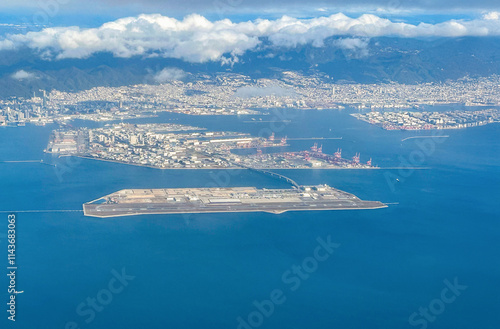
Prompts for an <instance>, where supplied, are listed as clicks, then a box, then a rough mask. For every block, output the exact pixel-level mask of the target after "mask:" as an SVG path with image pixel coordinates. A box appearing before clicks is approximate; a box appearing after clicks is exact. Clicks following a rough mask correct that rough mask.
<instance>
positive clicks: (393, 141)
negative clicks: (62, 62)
mask: <svg viewBox="0 0 500 329" xmlns="http://www.w3.org/2000/svg"><path fill="white" fill-rule="evenodd" d="M250 118H251V117H223V118H221V117H189V116H184V115H177V114H163V115H161V116H160V118H158V119H155V120H160V121H163V122H178V123H189V124H195V125H196V124H197V125H201V126H203V127H207V128H209V129H213V130H218V129H231V130H238V131H246V132H251V133H253V134H256V135H258V134H261V135H264V136H267V134H268V133H269V132H271V131H275V132H276V137H277V138H279V137H282V136H284V135H287V136H288V137H289V138H294V137H295V138H298V137H342V139H341V140H336V139H331V140H322V141H320V142H319V143H320V144H323V150H324V152H326V153H333V152H334V151H335V150H336V149H337V148H342V149H343V154H344V156H345V157H350V156H352V155H354V154H355V153H356V152H360V153H361V160H362V161H367V160H368V159H369V158H370V157H371V158H372V159H373V162H374V164H377V165H379V166H380V167H382V168H392V167H401V166H403V167H405V166H408V164H410V165H418V166H420V167H425V168H428V169H419V170H413V169H408V168H406V169H404V170H401V169H399V170H398V169H380V170H310V171H297V170H283V171H281V172H282V173H285V174H286V175H288V176H290V177H291V178H293V179H295V180H296V181H297V182H298V183H300V184H320V183H326V184H329V185H331V186H335V187H337V188H339V189H343V190H346V191H348V192H352V193H354V194H356V195H357V196H359V197H361V198H363V199H368V200H380V201H383V202H389V203H397V204H392V205H390V207H388V208H385V209H380V210H361V211H323V212H295V213H293V212H291V213H285V214H282V215H271V214H261V213H242V214H194V215H155V216H137V217H123V218H116V219H106V220H104V219H95V218H86V217H84V216H83V215H82V214H81V213H79V212H67V213H21V212H18V213H17V261H18V266H19V269H18V273H17V284H18V287H19V290H24V291H25V293H24V294H21V295H18V299H17V321H16V324H15V326H16V327H17V328H23V329H24V328H42V329H45V328H134V329H136V328H238V327H240V328H248V327H247V326H249V327H251V328H254V327H259V328H353V329H358V328H381V329H392V328H398V329H400V328H423V327H424V323H425V325H426V326H427V327H428V328H453V329H469V328H482V329H487V328H492V329H493V328H495V329H496V328H498V315H497V314H498V310H500V294H499V289H498V278H499V277H500V262H499V259H500V223H499V220H500V210H499V209H498V203H499V200H500V198H499V197H500V193H499V189H498V186H499V185H500V157H499V151H500V141H499V138H498V137H499V136H500V134H499V133H500V125H499V124H493V125H488V126H483V127H477V128H471V129H466V130H457V131H446V132H445V134H446V135H448V136H449V137H447V138H445V137H440V138H434V139H430V138H423V139H410V140H406V141H404V142H402V141H401V140H402V139H404V138H406V137H409V136H414V135H428V134H429V132H398V131H391V132H389V131H384V130H382V129H379V128H377V127H373V126H370V125H368V124H366V123H363V122H360V121H357V120H355V119H354V118H352V117H350V116H349V115H348V112H346V111H344V112H342V111H326V110H324V111H307V112H300V111H286V112H279V113H278V114H275V115H273V116H272V117H271V119H272V120H276V119H279V120H281V119H290V120H291V122H290V123H286V124H281V123H274V124H273V123H269V122H262V123H247V122H245V121H249V120H250ZM263 120H266V121H267V120H269V117H263ZM272 120H271V121H272ZM142 121H148V120H142ZM77 124H84V123H82V122H80V123H77ZM52 129H54V126H46V127H37V126H26V127H17V128H1V129H0V161H5V160H33V159H42V158H43V159H44V160H45V161H46V162H52V163H58V167H53V166H50V165H46V164H40V163H0V182H1V183H0V184H1V189H0V193H1V197H0V210H38V209H58V210H60V209H68V210H75V209H81V204H82V203H83V202H86V201H90V200H93V199H96V198H97V197H100V196H102V195H105V194H107V193H111V192H114V191H116V190H119V189H123V188H141V187H188V186H200V187H203V186H213V185H220V186H257V187H286V186H287V185H286V184H285V183H284V182H281V181H277V180H274V179H272V178H270V177H267V176H262V175H259V174H257V173H250V172H245V171H208V170H206V171H192V170H186V171H182V170H176V171H170V170H163V171H162V170H156V169H151V168H144V167H134V166H128V165H122V164H115V163H109V162H101V161H93V160H78V159H71V158H64V159H53V158H51V156H49V155H45V154H43V149H44V147H45V145H46V142H47V139H48V136H49V134H50V131H51V130H52ZM312 143H313V141H308V140H306V141H304V140H298V141H293V140H292V141H290V144H291V146H290V148H289V149H303V148H306V147H310V146H311V145H312ZM424 151H425V152H424ZM396 178H397V179H398V180H399V181H397V180H396ZM0 216H2V217H4V220H1V221H0V223H3V224H0V233H5V232H6V229H7V214H0ZM328 237H330V239H331V241H333V242H335V243H338V244H339V246H338V248H336V249H335V251H334V253H333V254H331V256H330V257H329V258H328V259H327V260H325V261H321V262H319V263H318V264H317V269H315V270H314V271H312V272H311V273H308V276H307V278H304V279H300V280H299V282H300V286H299V287H298V288H297V289H296V290H293V291H292V289H291V288H292V286H293V285H292V284H290V282H288V281H286V280H285V281H284V280H283V279H282V277H283V275H284V274H285V273H287V271H288V270H292V266H294V265H301V264H303V262H304V260H305V259H308V257H311V256H313V255H314V250H315V248H316V247H317V246H318V241H317V239H318V238H321V239H323V240H327V239H328ZM0 240H1V241H0V250H3V253H4V255H5V256H4V257H5V261H4V264H5V263H6V258H7V241H6V237H5V236H4V235H0ZM0 254H2V253H0ZM122 269H125V272H126V273H127V275H130V276H133V277H135V278H134V279H132V280H130V281H129V282H127V286H125V287H124V288H123V290H122V291H120V292H119V293H115V294H112V295H111V296H112V297H111V300H109V299H108V300H105V301H106V303H105V304H106V305H104V304H102V303H101V304H99V306H100V307H99V311H93V312H94V315H95V316H94V317H93V318H92V319H91V317H90V315H89V312H86V313H85V311H88V310H90V309H91V307H90V306H88V305H89V304H88V300H87V298H90V299H92V298H96V297H97V296H98V295H99V294H100V295H99V296H100V297H101V301H104V300H103V298H105V297H106V296H107V297H109V296H108V295H106V294H104V295H103V293H102V291H103V290H106V289H107V290H108V291H109V283H110V281H111V280H112V279H113V278H114V277H115V275H114V274H113V273H116V272H121V271H122ZM3 271H4V269H2V272H3ZM112 271H116V272H112ZM295 277H298V275H297V276H295ZM445 280H448V281H449V282H451V283H453V282H454V280H457V282H458V283H459V284H460V285H465V286H467V288H466V289H463V290H461V291H460V292H459V296H455V297H456V298H455V299H454V301H453V302H451V303H443V302H442V301H441V302H440V300H442V296H441V293H442V291H443V289H445V288H446V287H447V285H446V283H444V281H445ZM7 286H8V281H7V278H6V276H5V275H2V276H1V279H0V289H1V291H2V298H3V300H4V301H5V302H7V298H8V296H7V293H6V290H7ZM4 287H5V288H4ZM276 289H278V290H280V291H281V292H282V293H283V296H284V298H285V300H284V302H283V303H281V304H279V305H278V304H275V305H274V309H273V310H272V312H270V311H269V309H268V310H267V311H269V312H267V311H266V312H267V313H270V314H265V315H260V318H259V315H256V312H258V308H257V306H255V304H254V301H258V302H259V303H260V302H262V301H264V300H269V299H270V295H271V292H273V291H275V290H276ZM448 293H450V291H448ZM103 296H104V297H103ZM449 296H452V294H451V295H449ZM436 300H437V301H436ZM430 304H431V306H432V310H434V313H431V316H432V317H429V318H428V319H427V320H422V319H425V318H424V317H423V316H418V317H416V318H415V319H416V320H417V321H418V320H421V321H420V322H418V323H417V324H414V325H412V324H410V322H409V318H410V316H411V315H412V314H413V313H414V312H417V313H418V312H419V308H420V307H425V308H429V305H430ZM3 305H4V307H5V308H7V307H6V305H5V304H3ZM81 305H83V308H81V309H80V313H82V311H83V312H84V315H80V314H78V313H77V308H79V306H81ZM439 306H443V307H444V309H439ZM432 310H431V312H432ZM2 312H3V314H4V315H3V316H2V318H1V319H0V322H1V323H2V328H4V327H5V326H4V325H7V324H8V322H9V321H7V315H8V314H7V313H6V312H5V311H2ZM266 312H262V311H260V314H263V313H266ZM90 313H91V312H90ZM249 316H250V319H249ZM239 317H241V318H242V319H243V320H244V321H245V324H243V325H241V324H239V322H238V320H237V319H238V318H239ZM415 319H414V320H415ZM259 320H261V321H259ZM87 321H88V323H87ZM249 321H250V322H249ZM252 321H253V322H252ZM422 321H423V322H422ZM73 322H74V323H73ZM252 323H253V324H254V325H255V326H253V325H252ZM5 328H6V327H5Z"/></svg>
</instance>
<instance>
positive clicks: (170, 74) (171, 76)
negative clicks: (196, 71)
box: [153, 67, 186, 83]
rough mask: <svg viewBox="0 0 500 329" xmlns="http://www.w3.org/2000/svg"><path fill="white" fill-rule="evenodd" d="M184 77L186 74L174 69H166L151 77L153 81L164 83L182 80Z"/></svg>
mask: <svg viewBox="0 0 500 329" xmlns="http://www.w3.org/2000/svg"><path fill="white" fill-rule="evenodd" d="M185 77H186V72H184V71H183V70H181V69H178V68H176V67H166V68H164V69H163V70H161V71H160V72H158V73H156V74H155V75H154V76H153V80H154V81H156V82H159V83H164V82H167V81H173V80H182V79H184V78H185Z"/></svg>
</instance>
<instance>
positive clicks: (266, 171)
mask: <svg viewBox="0 0 500 329" xmlns="http://www.w3.org/2000/svg"><path fill="white" fill-rule="evenodd" d="M231 164H233V165H235V166H238V167H242V168H245V169H248V170H251V171H255V172H258V173H261V174H264V175H269V176H271V177H274V178H278V179H281V180H284V181H285V182H287V183H289V184H292V185H293V186H295V187H296V188H298V189H300V185H299V184H297V182H296V181H294V180H293V179H291V178H290V177H286V176H284V175H280V174H278V173H275V172H272V171H269V170H264V169H257V168H252V167H249V166H246V165H243V164H239V163H231Z"/></svg>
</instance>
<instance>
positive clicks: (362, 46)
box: [333, 38, 369, 58]
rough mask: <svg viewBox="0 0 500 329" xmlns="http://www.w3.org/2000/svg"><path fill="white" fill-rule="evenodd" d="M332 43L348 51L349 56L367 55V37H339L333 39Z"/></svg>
mask: <svg viewBox="0 0 500 329" xmlns="http://www.w3.org/2000/svg"><path fill="white" fill-rule="evenodd" d="M333 44H334V45H335V46H337V47H338V48H340V49H343V50H344V51H345V52H349V55H350V57H355V58H360V57H366V56H368V45H369V40H368V39H366V38H365V39H360V38H340V39H336V40H334V41H333Z"/></svg>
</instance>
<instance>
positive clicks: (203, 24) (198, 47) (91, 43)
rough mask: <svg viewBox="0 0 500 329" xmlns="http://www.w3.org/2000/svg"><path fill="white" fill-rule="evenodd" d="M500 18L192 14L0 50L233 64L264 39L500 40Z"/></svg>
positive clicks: (14, 43) (39, 35)
mask: <svg viewBox="0 0 500 329" xmlns="http://www.w3.org/2000/svg"><path fill="white" fill-rule="evenodd" d="M498 17H499V13H497V12H491V13H488V14H485V15H484V16H483V17H482V18H479V19H475V20H450V21H446V22H443V23H438V24H426V23H420V24H418V25H412V24H407V23H403V22H394V21H390V20H389V19H385V18H380V17H378V16H375V15H368V14H365V15H362V16H360V17H358V18H350V17H347V16H345V15H344V14H341V13H339V14H334V15H331V16H327V17H318V18H312V19H296V18H292V17H288V16H283V17H281V18H279V19H276V20H266V19H257V20H255V21H248V22H241V23H234V22H232V21H230V20H229V19H223V20H219V21H214V22H211V21H209V20H207V19H206V18H205V17H203V16H200V15H194V14H193V15H189V16H186V17H185V18H184V19H183V20H177V19H175V18H170V17H166V16H162V15H159V14H153V15H140V16H138V17H126V18H122V19H118V20H116V21H112V22H108V23H106V24H103V25H102V26H100V27H98V28H86V29H84V28H79V27H57V28H46V29H44V30H42V31H39V32H28V33H27V34H15V35H8V36H6V37H5V38H4V39H3V40H0V50H2V49H3V50H6V49H16V48H21V47H28V48H31V49H34V50H37V51H39V53H40V56H41V57H42V58H44V59H63V58H86V57H89V56H91V55H93V54H95V53H99V52H110V53H112V54H113V55H114V56H116V57H132V56H144V57H152V56H162V57H170V58H178V59H182V60H185V61H188V62H193V63H203V62H208V61H222V62H223V63H228V64H231V63H234V62H236V61H237V57H238V56H239V55H241V54H243V53H245V52H246V51H249V50H253V49H256V48H257V46H259V45H260V44H261V43H262V39H263V38H267V39H268V40H269V41H270V42H271V44H272V45H274V46H279V47H296V46H298V45H306V44H310V45H312V46H314V47H321V46H323V45H324V41H325V39H326V38H328V37H332V36H340V37H345V38H344V39H343V40H344V41H341V42H340V43H339V45H340V46H345V47H355V46H356V44H355V43H353V42H354V41H349V40H351V38H354V39H352V40H356V38H355V37H358V38H359V37H362V38H369V37H377V36H399V37H406V38H412V37H458V36H491V35H500V20H499V19H498ZM349 37H351V38H349ZM346 40H347V41H346ZM357 48H360V47H357ZM348 49H351V50H353V49H354V48H348ZM358 50H359V49H358Z"/></svg>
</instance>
